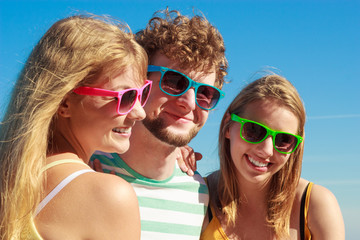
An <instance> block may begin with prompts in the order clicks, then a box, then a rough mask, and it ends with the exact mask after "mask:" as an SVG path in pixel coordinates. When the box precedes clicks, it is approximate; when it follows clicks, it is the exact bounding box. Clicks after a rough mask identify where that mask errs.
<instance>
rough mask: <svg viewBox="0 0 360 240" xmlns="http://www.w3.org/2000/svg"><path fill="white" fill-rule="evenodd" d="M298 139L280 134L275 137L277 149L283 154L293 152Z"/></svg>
mask: <svg viewBox="0 0 360 240" xmlns="http://www.w3.org/2000/svg"><path fill="white" fill-rule="evenodd" d="M297 142H298V139H297V138H296V137H295V136H293V135H290V134H286V133H278V134H276V137H275V147H276V148H277V149H278V150H279V151H281V152H291V151H292V150H293V149H294V147H295V146H296V145H297Z"/></svg>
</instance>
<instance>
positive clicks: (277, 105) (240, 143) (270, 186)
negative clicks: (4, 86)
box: [201, 75, 345, 240]
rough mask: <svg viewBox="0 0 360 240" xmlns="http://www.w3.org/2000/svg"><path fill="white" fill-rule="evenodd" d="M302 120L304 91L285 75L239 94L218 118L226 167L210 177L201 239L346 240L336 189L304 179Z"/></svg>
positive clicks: (263, 80)
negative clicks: (208, 196) (222, 115)
mask: <svg viewBox="0 0 360 240" xmlns="http://www.w3.org/2000/svg"><path fill="white" fill-rule="evenodd" d="M304 126H305V109H304V106H303V103H302V101H301V99H300V96H299V94H298V93H297V91H296V89H295V88H294V87H293V85H292V84H291V83H290V82H289V81H287V80H286V79H285V78H283V77H281V76H278V75H269V76H265V77H263V78H260V79H258V80H256V81H254V82H252V83H250V84H249V85H247V86H246V87H245V88H244V89H243V90H242V91H241V92H240V93H239V94H238V95H237V97H236V98H235V99H234V100H233V101H232V103H231V104H230V106H229V107H228V109H227V111H226V113H225V115H224V117H223V119H222V122H221V125H220V133H219V157H220V170H219V171H217V172H214V173H212V174H211V175H209V176H208V177H207V183H208V186H209V191H210V204H209V205H210V208H209V211H208V221H207V222H205V224H204V225H205V226H206V229H205V230H204V232H203V233H202V235H201V239H202V240H215V239H216V240H221V239H224V240H226V239H316V240H318V239H324V240H325V239H326V240H330V239H334V240H341V239H345V230H344V222H343V218H342V214H341V211H340V208H339V205H338V203H337V200H336V198H335V196H334V195H333V194H332V193H331V192H330V191H329V190H328V189H326V188H324V187H322V186H320V185H317V184H313V183H311V182H309V181H307V180H305V179H302V178H300V173H301V164H302V156H303V149H304V136H305V133H304ZM209 221H210V223H208V222H209Z"/></svg>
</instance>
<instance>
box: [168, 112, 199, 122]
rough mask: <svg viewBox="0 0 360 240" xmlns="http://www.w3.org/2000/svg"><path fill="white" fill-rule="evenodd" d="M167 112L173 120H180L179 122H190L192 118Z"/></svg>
mask: <svg viewBox="0 0 360 240" xmlns="http://www.w3.org/2000/svg"><path fill="white" fill-rule="evenodd" d="M167 114H168V115H169V116H170V117H171V118H172V119H174V120H176V121H181V122H184V123H185V122H192V121H193V119H192V118H189V117H185V116H180V115H177V114H173V113H169V112H167Z"/></svg>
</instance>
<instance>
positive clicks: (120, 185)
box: [84, 173, 137, 208]
mask: <svg viewBox="0 0 360 240" xmlns="http://www.w3.org/2000/svg"><path fill="white" fill-rule="evenodd" d="M84 180H86V179H84ZM87 180H88V181H89V184H91V185H90V186H91V191H92V193H93V194H94V195H95V196H96V200H97V201H99V202H103V203H107V204H110V205H108V206H109V208H110V207H111V205H112V204H113V205H115V206H119V203H120V206H122V204H127V203H128V202H129V201H130V202H137V198H136V194H135V191H134V189H133V187H132V186H131V185H130V184H129V183H128V182H126V181H125V180H124V179H122V178H121V177H118V176H115V175H112V174H105V173H94V174H92V176H90V175H89V179H87ZM121 203H122V204H121Z"/></svg>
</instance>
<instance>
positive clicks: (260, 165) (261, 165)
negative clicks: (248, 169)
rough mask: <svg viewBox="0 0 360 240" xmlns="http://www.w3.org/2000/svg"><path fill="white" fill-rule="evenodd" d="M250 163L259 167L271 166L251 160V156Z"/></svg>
mask: <svg viewBox="0 0 360 240" xmlns="http://www.w3.org/2000/svg"><path fill="white" fill-rule="evenodd" d="M249 161H250V162H251V163H252V164H254V165H255V166H257V167H267V166H268V165H269V163H268V162H267V163H263V162H258V161H256V160H255V159H253V158H251V157H250V156H249Z"/></svg>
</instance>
